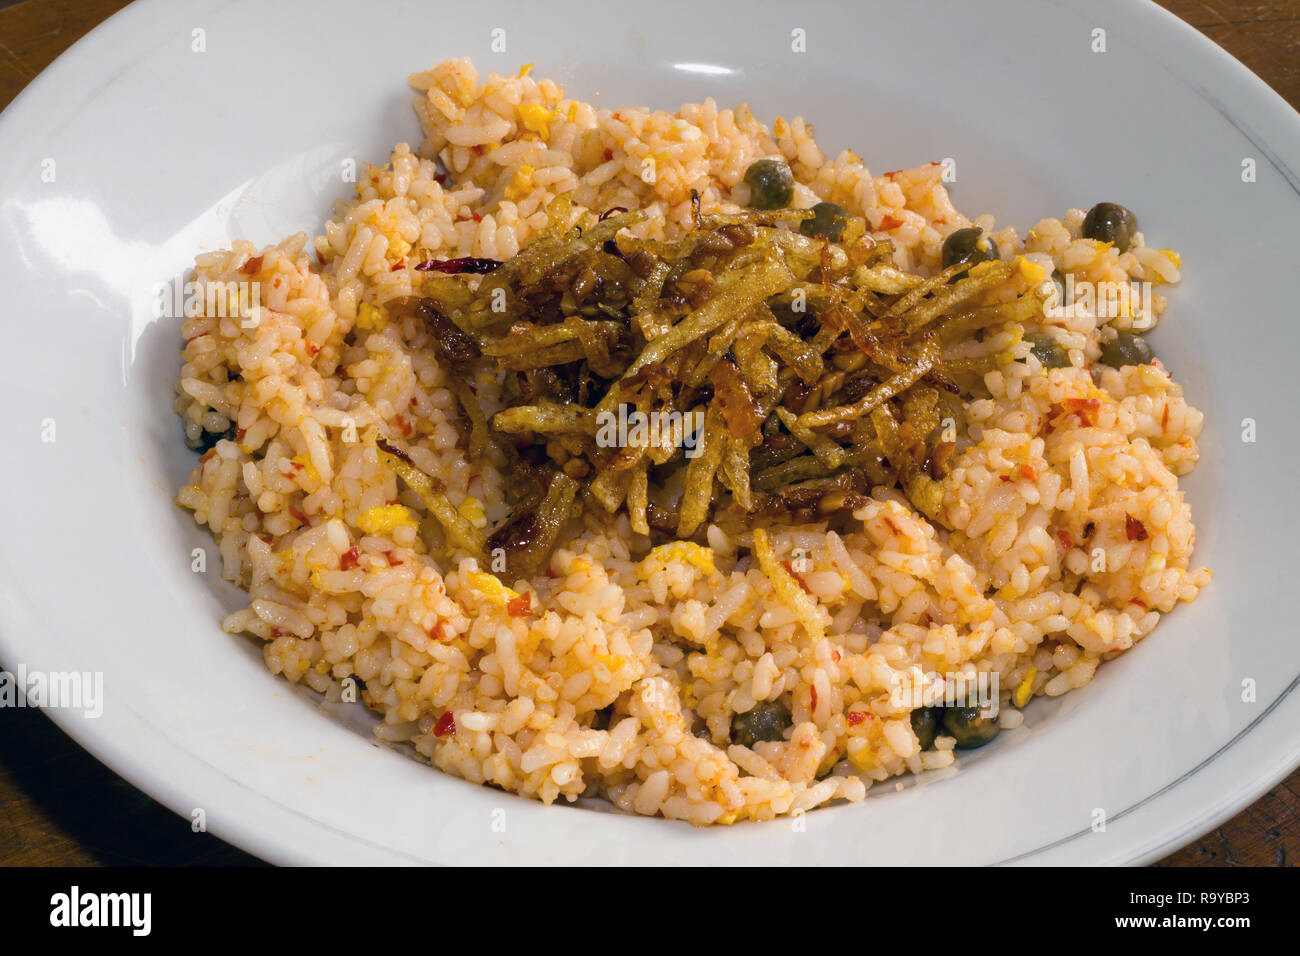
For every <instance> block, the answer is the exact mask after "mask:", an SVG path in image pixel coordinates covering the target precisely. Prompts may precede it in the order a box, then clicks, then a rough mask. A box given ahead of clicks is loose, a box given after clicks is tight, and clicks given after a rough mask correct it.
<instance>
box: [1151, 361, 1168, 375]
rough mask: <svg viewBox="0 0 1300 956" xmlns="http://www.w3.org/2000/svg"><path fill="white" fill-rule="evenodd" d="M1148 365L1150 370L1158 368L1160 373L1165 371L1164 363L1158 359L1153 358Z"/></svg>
mask: <svg viewBox="0 0 1300 956" xmlns="http://www.w3.org/2000/svg"><path fill="white" fill-rule="evenodd" d="M1150 365H1151V367H1152V368H1158V369H1160V371H1162V372H1163V371H1164V370H1165V363H1164V362H1162V361H1160V359H1158V358H1153V359H1152V360H1151V362H1150Z"/></svg>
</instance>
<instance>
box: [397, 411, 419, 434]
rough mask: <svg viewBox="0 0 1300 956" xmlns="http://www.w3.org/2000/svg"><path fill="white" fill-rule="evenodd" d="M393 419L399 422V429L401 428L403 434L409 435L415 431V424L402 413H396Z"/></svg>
mask: <svg viewBox="0 0 1300 956" xmlns="http://www.w3.org/2000/svg"><path fill="white" fill-rule="evenodd" d="M393 421H395V422H397V427H398V429H400V430H401V432H402V434H403V435H404V436H409V435H410V434H411V432H413V431H415V426H413V425H412V424H411V423H410V422H408V421H407V420H406V419H405V418H403V417H402V416H401V415H400V414H398V415H394V416H393Z"/></svg>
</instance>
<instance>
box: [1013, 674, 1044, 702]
mask: <svg viewBox="0 0 1300 956" xmlns="http://www.w3.org/2000/svg"><path fill="white" fill-rule="evenodd" d="M1037 676H1038V668H1037V667H1030V668H1029V672H1028V673H1027V674H1025V679H1024V680H1022V681H1021V682H1020V686H1019V687H1017V688H1016V692H1015V694H1014V695H1013V699H1014V700H1015V702H1016V706H1017V707H1024V706H1025V704H1027V703H1029V698H1030V697H1032V696H1033V695H1034V678H1035V677H1037Z"/></svg>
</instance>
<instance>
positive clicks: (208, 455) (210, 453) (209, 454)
mask: <svg viewBox="0 0 1300 956" xmlns="http://www.w3.org/2000/svg"><path fill="white" fill-rule="evenodd" d="M216 453H217V450H216V449H215V448H209V449H208V450H207V451H205V452H204V453H203V454H201V455H199V461H200V462H204V461H207V460H208V459H210V458H211V457H212V456H213V455H215V454H216Z"/></svg>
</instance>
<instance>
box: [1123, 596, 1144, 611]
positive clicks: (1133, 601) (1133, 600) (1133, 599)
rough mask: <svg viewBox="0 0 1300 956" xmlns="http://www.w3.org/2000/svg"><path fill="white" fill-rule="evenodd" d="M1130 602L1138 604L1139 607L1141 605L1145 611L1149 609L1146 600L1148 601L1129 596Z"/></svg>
mask: <svg viewBox="0 0 1300 956" xmlns="http://www.w3.org/2000/svg"><path fill="white" fill-rule="evenodd" d="M1128 603H1129V604H1136V605H1137V606H1138V607H1140V608H1141V609H1142V610H1144V611H1145V610H1146V609H1147V602H1146V601H1139V600H1138V599H1137V598H1129V599H1128Z"/></svg>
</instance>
